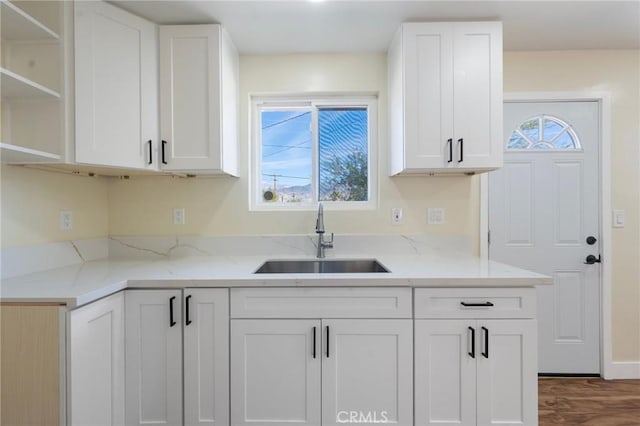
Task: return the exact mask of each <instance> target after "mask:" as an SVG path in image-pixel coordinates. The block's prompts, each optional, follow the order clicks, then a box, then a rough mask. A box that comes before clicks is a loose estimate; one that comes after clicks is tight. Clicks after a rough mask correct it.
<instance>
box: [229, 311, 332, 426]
mask: <svg viewBox="0 0 640 426" xmlns="http://www.w3.org/2000/svg"><path fill="white" fill-rule="evenodd" d="M314 337H315V340H314ZM320 350H321V348H320V321H317V320H297V319H296V320H243V319H238V320H232V321H231V353H232V354H233V355H232V357H231V424H232V425H233V426H245V425H246V426H249V425H251V426H281V425H285V424H286V425H309V426H320V424H321V420H320V368H321V367H320V363H321V360H322V355H321V353H320Z"/></svg>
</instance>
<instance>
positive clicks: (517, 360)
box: [475, 320, 538, 426]
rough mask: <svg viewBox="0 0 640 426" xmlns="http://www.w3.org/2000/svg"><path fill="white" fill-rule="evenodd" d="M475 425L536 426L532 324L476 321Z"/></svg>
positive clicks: (536, 393) (533, 325)
mask: <svg viewBox="0 0 640 426" xmlns="http://www.w3.org/2000/svg"><path fill="white" fill-rule="evenodd" d="M475 328H476V348H477V354H476V358H477V379H476V380H477V387H476V389H477V391H476V395H477V399H476V404H477V407H478V412H477V425H478V426H489V425H505V424H508V425H521V426H537V425H538V406H537V404H531V403H530V402H531V401H536V400H537V398H538V378H537V375H536V358H537V357H536V355H537V354H536V352H535V347H536V345H535V343H536V321H535V320H493V321H478V323H477V326H476V327H475Z"/></svg>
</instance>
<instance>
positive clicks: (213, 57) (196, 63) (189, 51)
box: [160, 25, 221, 171]
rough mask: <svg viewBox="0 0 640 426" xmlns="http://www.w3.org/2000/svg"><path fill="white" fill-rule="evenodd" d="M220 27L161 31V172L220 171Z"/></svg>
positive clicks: (179, 27)
mask: <svg viewBox="0 0 640 426" xmlns="http://www.w3.org/2000/svg"><path fill="white" fill-rule="evenodd" d="M220 38H221V29H220V26H219V25H168V26H161V27H160V114H161V123H162V124H161V135H162V142H161V143H162V144H163V146H162V147H161V151H162V152H164V154H161V157H162V156H163V155H164V161H162V168H163V169H165V170H187V171H188V170H214V169H220V168H221V149H220V147H221V145H220V144H221V140H220V136H221V131H220V113H221V112H220V95H221V94H220V77H221V76H220V66H221V61H220Z"/></svg>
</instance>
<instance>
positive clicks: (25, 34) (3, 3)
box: [0, 0, 59, 40]
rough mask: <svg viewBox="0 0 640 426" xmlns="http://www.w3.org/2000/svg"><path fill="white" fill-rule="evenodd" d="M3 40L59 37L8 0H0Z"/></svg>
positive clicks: (55, 38)
mask: <svg viewBox="0 0 640 426" xmlns="http://www.w3.org/2000/svg"><path fill="white" fill-rule="evenodd" d="M0 15H2V20H1V25H0V26H1V28H2V32H1V34H2V39H3V40H46V39H49V40H51V39H54V40H57V39H58V38H59V36H58V34H57V33H56V32H55V31H53V30H51V29H50V28H49V27H47V26H46V25H44V24H43V23H41V22H40V21H38V20H37V19H35V18H34V17H33V16H31V15H29V14H28V13H26V12H25V11H23V10H22V9H20V8H19V7H17V6H15V5H14V4H12V3H11V2H10V1H8V0H0Z"/></svg>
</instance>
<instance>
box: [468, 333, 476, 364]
mask: <svg viewBox="0 0 640 426" xmlns="http://www.w3.org/2000/svg"><path fill="white" fill-rule="evenodd" d="M469 331H470V332H471V352H469V356H470V357H471V358H475V357H476V329H475V328H473V327H469Z"/></svg>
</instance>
